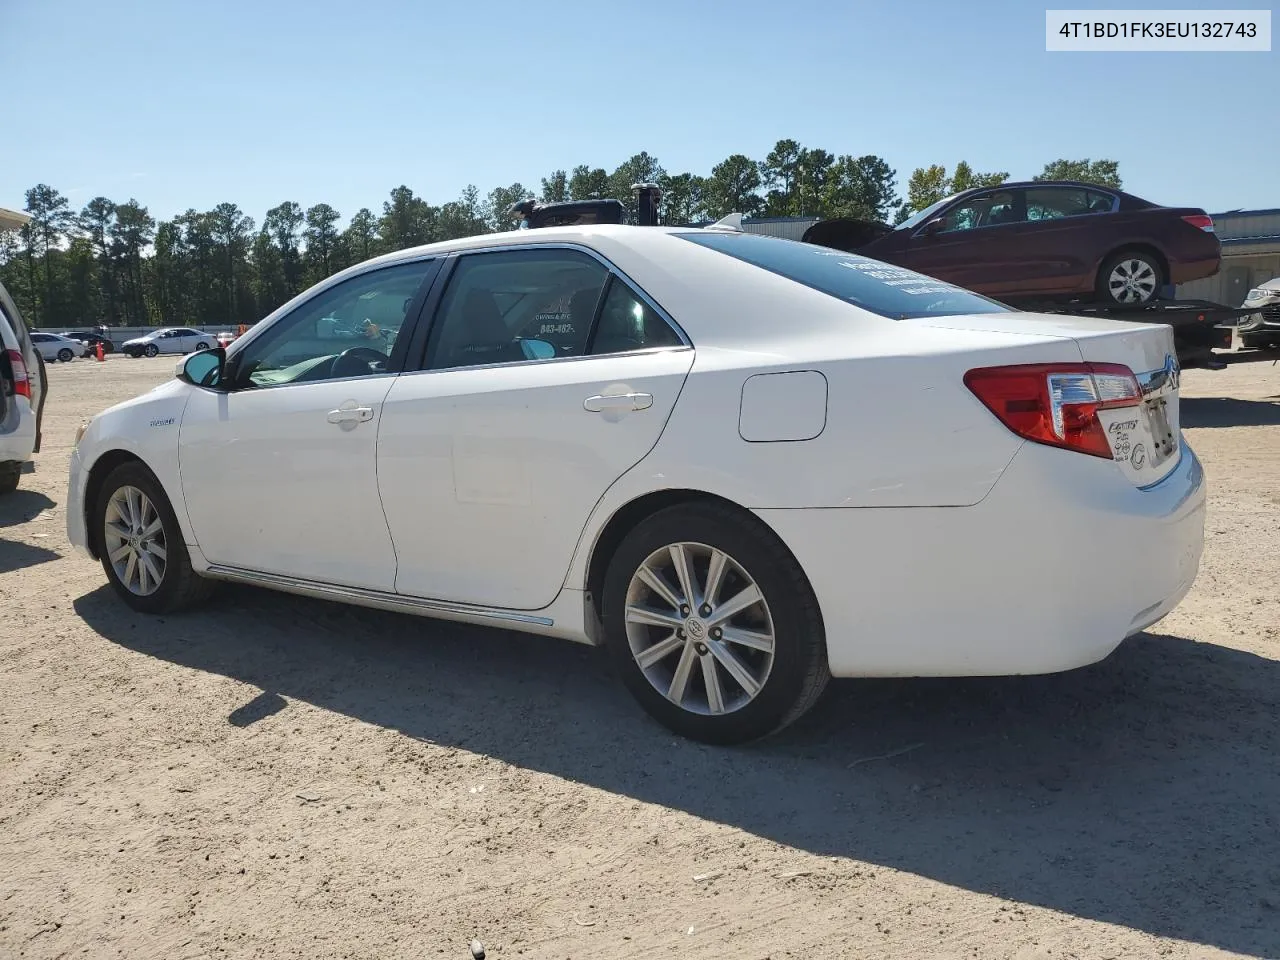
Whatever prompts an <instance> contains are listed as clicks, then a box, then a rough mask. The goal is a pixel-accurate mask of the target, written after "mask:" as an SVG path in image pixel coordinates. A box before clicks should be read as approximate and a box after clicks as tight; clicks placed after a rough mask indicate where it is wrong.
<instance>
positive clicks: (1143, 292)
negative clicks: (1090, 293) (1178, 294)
mask: <svg viewBox="0 0 1280 960" xmlns="http://www.w3.org/2000/svg"><path fill="white" fill-rule="evenodd" d="M1163 285H1164V271H1163V270H1162V269H1161V267H1160V261H1159V260H1158V259H1157V258H1156V257H1155V255H1154V254H1150V253H1147V252H1146V251H1143V250H1122V251H1120V252H1119V253H1117V254H1113V255H1112V256H1110V257H1108V258H1107V259H1106V260H1105V261H1104V262H1103V264H1102V268H1101V269H1100V270H1099V271H1098V289H1097V293H1098V297H1099V298H1100V299H1102V300H1103V301H1104V302H1105V303H1111V304H1116V305H1118V306H1123V307H1140V306H1143V305H1145V304H1148V303H1150V302H1151V301H1152V300H1154V299H1156V297H1158V296H1159V295H1160V288H1161V287H1162V286H1163Z"/></svg>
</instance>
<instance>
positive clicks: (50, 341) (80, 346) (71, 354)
mask: <svg viewBox="0 0 1280 960" xmlns="http://www.w3.org/2000/svg"><path fill="white" fill-rule="evenodd" d="M31 342H32V343H34V344H35V345H36V349H37V350H39V351H40V356H42V357H44V359H45V361H46V362H48V361H51V360H58V361H60V362H62V363H69V362H70V361H72V360H74V359H75V358H76V357H87V356H88V355H89V348H88V347H87V346H85V344H84V342H83V341H81V340H74V339H72V338H71V337H64V336H62V335H61V334H58V333H43V332H40V331H36V332H33V333H32V334H31Z"/></svg>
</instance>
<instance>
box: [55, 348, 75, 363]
mask: <svg viewBox="0 0 1280 960" xmlns="http://www.w3.org/2000/svg"><path fill="white" fill-rule="evenodd" d="M73 356H74V354H73V353H72V352H71V350H70V348H68V347H63V348H62V349H61V350H59V351H58V361H59V362H60V363H70V362H71V358H72V357H73Z"/></svg>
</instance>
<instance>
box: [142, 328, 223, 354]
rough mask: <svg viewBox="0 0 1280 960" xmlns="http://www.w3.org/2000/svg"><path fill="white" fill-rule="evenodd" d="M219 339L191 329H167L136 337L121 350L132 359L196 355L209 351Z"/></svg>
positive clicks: (210, 334)
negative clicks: (163, 354) (182, 354)
mask: <svg viewBox="0 0 1280 960" xmlns="http://www.w3.org/2000/svg"><path fill="white" fill-rule="evenodd" d="M217 342H218V340H217V337H215V336H214V335H213V334H212V333H204V332H202V331H200V330H193V329H191V328H190V327H165V328H163V329H160V330H155V331H153V332H152V333H148V334H147V335H146V336H144V337H134V338H133V339H132V340H126V341H125V342H124V343H123V344H121V345H120V350H121V352H122V353H124V354H125V355H126V356H130V357H154V356H156V355H157V354H161V353H194V352H196V351H197V350H208V349H209V348H210V347H212V346H213V345H214V344H215V343H217Z"/></svg>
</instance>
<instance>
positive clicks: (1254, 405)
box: [1178, 397, 1280, 427]
mask: <svg viewBox="0 0 1280 960" xmlns="http://www.w3.org/2000/svg"><path fill="white" fill-rule="evenodd" d="M1178 409H1179V416H1180V417H1181V420H1182V426H1183V427H1270V426H1275V425H1276V424H1280V402H1276V401H1273V400H1237V399H1236V398H1234V397H1182V398H1181V399H1180V400H1179V401H1178Z"/></svg>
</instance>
